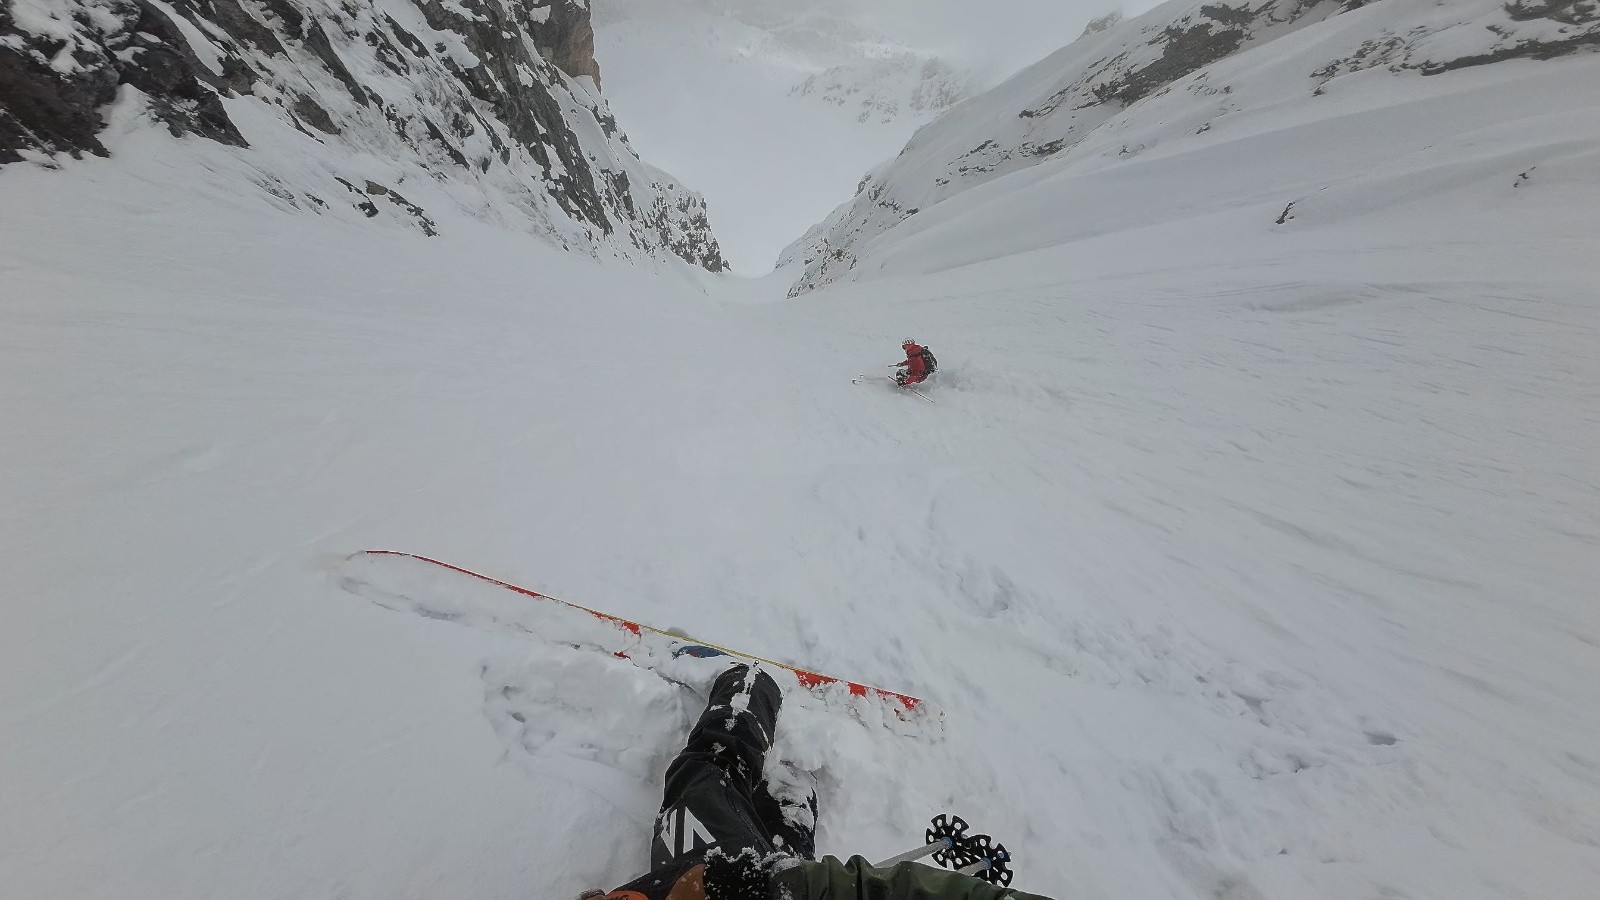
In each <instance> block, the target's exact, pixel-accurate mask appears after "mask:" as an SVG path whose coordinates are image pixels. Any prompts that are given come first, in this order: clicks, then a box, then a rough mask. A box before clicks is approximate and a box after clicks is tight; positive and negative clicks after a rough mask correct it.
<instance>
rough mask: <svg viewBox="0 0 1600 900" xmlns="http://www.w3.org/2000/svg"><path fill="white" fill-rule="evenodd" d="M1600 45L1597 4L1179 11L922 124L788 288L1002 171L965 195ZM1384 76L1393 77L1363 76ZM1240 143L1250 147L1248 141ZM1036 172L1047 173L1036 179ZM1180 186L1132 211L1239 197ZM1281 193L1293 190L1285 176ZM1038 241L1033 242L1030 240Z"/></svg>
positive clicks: (939, 213) (1264, 6)
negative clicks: (1334, 99) (1371, 75)
mask: <svg viewBox="0 0 1600 900" xmlns="http://www.w3.org/2000/svg"><path fill="white" fill-rule="evenodd" d="M1597 43H1600V14H1597V13H1596V5H1595V4H1594V3H1591V2H1576V3H1560V2H1548V3H1547V2H1535V0H1530V2H1521V3H1511V4H1501V3H1499V2H1495V0H1468V2H1460V3H1447V4H1438V3H1433V2H1430V0H1386V2H1382V3H1376V4H1362V3H1358V2H1343V3H1341V2H1336V0H1248V2H1216V3H1193V2H1187V0H1181V2H1174V3H1168V4H1166V5H1165V6H1162V7H1160V8H1158V9H1156V10H1154V11H1152V12H1150V13H1148V14H1146V15H1144V16H1141V17H1139V18H1136V19H1133V20H1129V21H1126V22H1120V23H1115V24H1111V25H1108V26H1107V27H1105V28H1103V29H1100V30H1098V31H1095V30H1090V31H1088V32H1086V33H1085V34H1084V36H1083V37H1082V38H1080V39H1079V40H1078V41H1076V42H1074V43H1073V44H1072V45H1070V46H1069V47H1067V48H1065V49H1063V50H1062V51H1060V52H1059V53H1057V54H1055V55H1053V56H1051V57H1050V58H1048V59H1046V60H1044V61H1043V62H1040V63H1039V64H1037V65H1035V66H1033V67H1032V68H1030V69H1028V70H1026V71H1024V72H1023V73H1021V74H1020V75H1018V76H1016V77H1015V78H1013V79H1012V80H1010V81H1009V82H1007V83H1006V84H1004V85H1002V86H1000V87H999V88H996V89H995V90H994V91H991V92H990V93H988V94H985V95H983V96H981V97H978V98H975V99H973V100H971V101H968V102H966V103H963V104H961V105H960V106H958V107H956V108H955V109H952V110H951V111H950V112H949V113H947V114H946V115H944V116H943V117H941V118H940V119H939V120H937V121H936V122H934V123H933V124H931V125H929V126H927V127H925V128H924V129H922V130H921V131H920V132H918V134H917V136H916V137H915V138H914V139H913V140H912V141H911V143H910V144H909V145H908V146H907V147H906V148H905V150H904V151H902V152H901V154H900V155H899V156H898V157H897V158H896V159H894V160H893V161H891V162H889V163H886V164H884V165H883V166H881V167H879V168H878V169H876V170H874V171H873V172H871V173H869V174H868V175H867V177H866V178H865V179H863V181H862V182H861V185H860V187H859V188H858V190H857V193H856V196H855V198H854V199H853V200H852V201H850V202H849V203H847V204H845V205H843V206H841V207H840V208H839V209H837V210H835V211H834V212H833V214H831V215H830V216H829V217H828V218H827V219H826V220H825V221H823V222H822V223H820V224H818V225H817V226H816V227H814V228H813V229H812V230H811V231H810V232H808V233H807V234H806V235H805V236H804V237H803V238H802V239H801V240H799V241H797V242H796V243H795V244H793V245H791V246H790V247H789V248H788V249H787V250H786V251H785V252H784V255H783V257H782V259H781V260H780V264H783V265H791V264H792V265H800V266H802V267H803V271H802V273H801V275H800V277H799V280H798V281H796V283H795V284H794V286H793V288H792V290H791V294H796V295H797V294H800V293H804V292H806V291H809V290H813V289H815V288H817V287H819V286H821V285H824V284H828V283H831V282H834V281H838V280H841V279H849V278H861V277H867V276H868V275H870V273H872V272H877V271H883V270H884V268H883V267H884V266H885V265H886V263H885V259H884V256H885V254H886V253H887V252H888V251H889V248H891V247H892V246H893V245H894V244H895V243H897V241H899V240H900V239H901V238H903V237H904V236H907V235H910V234H914V233H917V232H920V231H926V230H930V229H934V228H938V227H940V225H941V223H943V222H944V221H945V220H946V219H948V218H951V217H955V216H959V215H960V212H961V210H953V209H952V208H950V207H947V206H944V205H945V204H949V203H950V202H951V201H952V200H954V199H955V198H958V197H962V196H963V195H964V194H967V193H968V192H971V191H974V189H978V188H983V187H985V186H988V185H990V184H991V183H993V182H997V181H1001V180H1002V179H1006V180H1005V181H1004V183H1003V184H1001V185H995V186H994V187H993V188H992V189H990V190H988V191H987V192H985V193H983V194H982V196H970V197H965V198H964V199H962V201H961V203H960V204H958V205H959V206H960V207H961V208H962V209H967V208H971V207H973V206H976V205H981V204H984V203H986V202H988V201H989V200H991V199H993V198H994V197H997V196H1000V195H1001V194H1003V193H1005V192H1006V191H1026V190H1029V189H1030V188H1031V186H1032V185H1034V184H1036V183H1039V182H1041V181H1043V180H1045V179H1048V178H1052V177H1055V176H1057V175H1060V176H1061V177H1070V176H1071V175H1073V174H1084V175H1088V174H1089V173H1100V172H1103V171H1107V170H1108V167H1111V166H1114V165H1115V164H1117V163H1124V162H1129V161H1133V160H1136V159H1137V157H1139V156H1141V155H1143V154H1148V153H1151V152H1153V151H1157V150H1159V152H1160V153H1163V154H1171V153H1177V152H1184V151H1186V150H1190V149H1193V150H1196V151H1204V150H1206V149H1208V148H1210V147H1213V146H1216V145H1217V144H1219V143H1222V142H1226V141H1228V140H1230V134H1229V133H1228V126H1229V125H1232V124H1235V123H1243V122H1245V121H1247V120H1251V119H1266V118H1267V114H1269V113H1270V112H1271V111H1272V110H1274V109H1284V108H1290V107H1294V108H1296V109H1297V110H1301V111H1300V112H1299V113H1297V115H1296V116H1295V117H1293V119H1292V120H1291V121H1293V122H1300V121H1303V120H1304V119H1305V118H1307V117H1308V116H1309V117H1311V118H1315V117H1316V116H1317V115H1318V113H1319V111H1321V112H1324V113H1326V114H1327V115H1329V116H1337V115H1341V114H1343V112H1344V111H1345V110H1346V109H1347V108H1348V106H1347V104H1345V103H1322V104H1320V105H1318V104H1317V103H1315V102H1312V101H1313V100H1314V98H1320V97H1322V96H1323V95H1324V94H1326V93H1327V92H1329V91H1331V90H1336V89H1338V90H1340V91H1341V93H1344V94H1346V95H1349V94H1352V93H1363V94H1365V95H1366V96H1368V97H1369V98H1370V102H1372V103H1374V104H1379V105H1381V104H1383V103H1384V102H1386V101H1385V100H1384V97H1385V95H1386V94H1387V93H1390V92H1393V91H1395V90H1406V89H1407V88H1406V87H1405V85H1404V83H1403V82H1402V79H1414V78H1417V77H1419V76H1426V75H1437V74H1441V73H1445V72H1450V71H1454V70H1458V69H1463V68H1469V67H1475V66H1481V65H1486V64H1489V63H1498V62H1504V61H1507V60H1513V59H1519V58H1525V59H1536V60H1544V59H1551V58H1555V57H1559V56H1563V55H1567V54H1570V53H1574V52H1581V51H1583V50H1585V49H1588V48H1591V47H1593V46H1595V45H1596V44H1597ZM1374 70H1376V71H1379V72H1383V73H1385V74H1386V75H1387V76H1389V77H1388V78H1387V79H1379V80H1372V79H1365V80H1362V79H1352V78H1350V77H1349V76H1351V75H1353V74H1355V73H1360V72H1366V71H1374ZM1482 114H1483V116H1484V117H1485V118H1486V119H1488V120H1491V121H1492V120H1496V119H1504V118H1508V117H1511V116H1514V115H1515V114H1516V113H1515V111H1514V110H1496V109H1485V110H1483V112H1482ZM1252 127H1254V128H1261V127H1270V126H1264V125H1253V126H1252ZM1213 129H1219V130H1218V131H1213ZM1234 134H1237V131H1235V132H1234ZM1375 138H1376V139H1375V140H1374V141H1372V146H1385V147H1386V148H1387V152H1388V153H1389V154H1391V155H1393V154H1396V153H1404V152H1406V151H1407V150H1410V149H1415V148H1416V146H1415V145H1410V144H1404V143H1385V141H1386V140H1387V138H1388V136H1387V135H1378V136H1375ZM1239 152H1240V153H1241V154H1244V153H1245V152H1246V151H1245V150H1244V147H1243V146H1242V145H1241V146H1240V148H1239ZM1334 156H1335V157H1337V154H1335V155H1334ZM1339 163H1340V160H1339V159H1338V158H1333V159H1327V160H1320V159H1317V158H1307V159H1306V160H1305V161H1304V165H1303V166H1301V167H1300V169H1299V170H1298V171H1297V172H1295V173H1294V175H1295V177H1297V178H1304V179H1308V180H1313V179H1319V178H1320V179H1322V180H1324V181H1329V180H1336V179H1337V178H1339V177H1341V174H1342V173H1341V171H1340V168H1339ZM1033 169H1038V170H1039V171H1037V172H1033V173H1032V174H1026V175H1024V174H1021V173H1024V172H1026V171H1028V170H1033ZM1235 173H1236V174H1237V175H1238V176H1239V178H1240V181H1241V184H1239V185H1238V187H1239V188H1240V189H1241V190H1250V191H1254V190H1259V189H1261V188H1264V187H1268V186H1270V182H1269V181H1268V180H1267V179H1265V178H1263V177H1261V176H1259V175H1257V174H1255V173H1252V172H1250V159H1249V157H1248V156H1245V155H1241V156H1240V161H1239V164H1238V166H1236V167H1235ZM1007 176H1014V177H1013V178H1011V179H1007ZM1169 187H1173V188H1175V189H1176V190H1174V191H1172V192H1170V193H1166V194H1164V195H1162V196H1160V197H1156V196H1155V195H1154V194H1153V192H1151V193H1146V194H1144V195H1142V196H1139V195H1135V196H1130V199H1129V206H1130V208H1133V207H1138V206H1140V205H1141V204H1148V203H1150V201H1151V200H1153V199H1154V200H1158V201H1159V203H1160V205H1161V207H1162V210H1161V211H1160V212H1157V213H1154V215H1158V216H1159V215H1165V214H1166V213H1167V212H1168V211H1170V210H1171V209H1172V208H1174V207H1176V206H1189V207H1193V208H1200V207H1201V206H1204V205H1205V204H1207V203H1209V204H1213V207H1214V206H1215V204H1217V203H1219V202H1226V200H1227V195H1226V194H1222V195H1220V196H1219V192H1218V191H1217V190H1216V187H1217V185H1214V184H1199V183H1193V184H1184V185H1174V186H1169ZM1282 187H1283V188H1284V190H1286V191H1289V190H1293V188H1292V187H1291V186H1290V185H1289V184H1288V183H1285V184H1283V185H1282ZM1288 199H1292V197H1291V198H1288ZM1035 210H1036V211H1037V212H1038V214H1040V215H1055V216H1067V217H1070V216H1072V211H1071V209H1070V208H1059V207H1058V208H1056V209H1055V210H1054V211H1053V212H1049V211H1047V210H1046V209H1045V208H1044V207H1043V206H1039V205H1036V206H1035ZM930 219H931V221H930ZM1016 221H1017V222H1018V224H1019V226H1021V227H1018V228H1015V229H1010V232H1011V233H1013V234H1014V235H1016V236H1018V237H1021V236H1023V235H1026V234H1028V233H1029V232H1030V230H1032V224H1033V223H1032V220H1031V219H1027V218H1024V219H1019V220H1016ZM1084 224H1085V227H1087V228H1091V229H1092V228H1093V227H1094V223H1084ZM957 227H959V226H957ZM1039 246H1042V243H1041V242H1040V241H1039V240H1037V239H1033V238H1023V239H1022V240H1021V241H1019V242H1018V244H1017V245H1016V247H1017V248H1018V249H1034V248H1037V247H1039ZM992 252H995V253H1000V252H1005V250H1004V249H1003V248H993V249H992ZM972 259H973V257H972V256H970V255H968V256H965V257H964V258H963V259H962V260H961V261H971V260H972ZM954 262H956V261H952V264H954ZM930 264H937V262H936V261H930Z"/></svg>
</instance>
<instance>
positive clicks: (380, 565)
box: [338, 550, 944, 739]
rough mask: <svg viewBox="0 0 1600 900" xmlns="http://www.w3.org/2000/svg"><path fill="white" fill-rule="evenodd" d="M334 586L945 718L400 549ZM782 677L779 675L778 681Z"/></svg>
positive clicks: (358, 564) (913, 726)
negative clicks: (748, 667)
mask: <svg viewBox="0 0 1600 900" xmlns="http://www.w3.org/2000/svg"><path fill="white" fill-rule="evenodd" d="M338 578H339V585H340V587H342V588H344V589H345V590H347V591H350V592H351V593H353V594H356V595H358V596H361V597H365V598H366V599H368V600H371V601H372V602H374V603H376V604H378V605H379V606H382V607H384V608H386V609H393V610H398V611H401V612H411V613H415V614H418V615H421V616H424V617H426V618H430V619H439V620H443V621H448V622H455V623H458V624H462V625H467V626H471V627H475V628H480V629H484V630H491V631H511V632H515V633H519V634H525V635H530V636H533V637H536V638H539V639H541V640H545V641H548V642H550V643H555V644H562V645H565V646H569V647H574V648H578V649H584V650H595V651H599V652H602V653H606V654H609V655H611V656H615V657H617V658H619V659H625V660H628V661H629V662H631V663H633V664H634V665H637V666H639V667H640V668H643V669H647V670H650V671H653V672H656V673H657V674H658V675H661V676H662V677H663V678H668V680H677V679H676V678H675V677H673V671H674V670H676V669H678V668H681V666H675V665H673V663H674V661H677V660H682V661H685V662H687V661H689V660H699V659H708V658H717V657H729V658H732V659H738V660H742V661H744V662H748V663H754V664H757V665H760V666H761V667H762V668H765V669H767V670H768V671H770V672H772V673H773V675H774V676H777V675H778V674H779V673H788V674H789V676H790V683H791V684H792V685H793V686H794V687H795V688H797V689H799V690H803V691H805V692H806V693H808V694H810V695H811V696H813V697H815V698H817V699H819V700H821V701H822V703H823V704H824V705H825V706H827V707H830V708H835V709H843V710H845V711H847V712H848V713H849V714H850V715H852V716H854V717H855V718H857V719H859V720H860V721H862V722H863V723H865V724H869V725H881V726H883V727H885V728H887V729H889V730H890V731H893V732H895V733H897V734H904V735H909V736H917V737H927V738H934V739H937V738H938V737H940V736H942V734H943V727H944V716H943V714H942V713H941V712H939V711H938V710H936V709H934V708H933V707H932V706H931V705H930V704H928V703H927V702H925V701H923V700H921V699H919V698H917V697H913V696H911V695H909V694H902V693H899V692H896V691H890V690H885V689H883V688H878V687H873V686H871V685H866V684H861V683H859V682H854V681H848V680H845V679H842V678H835V677H833V676H831V675H823V674H821V673H818V672H813V671H810V670H808V669H802V668H799V667H797V666H792V665H789V664H787V663H781V662H777V661H775V660H771V659H767V658H765V657H761V656H757V655H755V654H753V653H746V652H744V651H741V650H735V649H732V648H729V647H724V646H722V645H720V644H716V643H712V642H710V641H706V640H702V639H700V638H696V637H691V636H689V635H687V634H684V633H682V632H680V631H678V630H677V629H671V630H669V629H663V628H656V627H654V626H651V625H646V624H643V623H640V622H634V621H631V620H628V619H624V618H621V617H620V616H613V615H611V614H609V613H604V612H600V611H598V610H594V609H590V608H588V607H586V606H579V605H578V604H576V603H569V602H567V601H565V600H560V599H557V598H555V597H551V596H549V595H548V594H541V593H539V592H538V591H533V590H530V589H528V588H525V587H520V586H518V585H515V584H512V583H510V582H508V581H501V580H500V579H498V578H493V577H491V576H488V575H484V574H482V573H479V572H474V571H472V570H470V569H464V568H462V567H460V566H456V565H452V564H450V563H447V562H442V561H440V560H437V559H433V558H431V557H427V556H421V555H418V554H414V553H406V552H404V551H399V550H363V551H360V552H358V553H355V554H352V555H351V556H350V557H348V558H347V559H345V561H344V562H343V563H342V564H341V565H340V566H339V569H338ZM781 682H782V679H780V683H781Z"/></svg>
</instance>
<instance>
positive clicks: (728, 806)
mask: <svg viewBox="0 0 1600 900" xmlns="http://www.w3.org/2000/svg"><path fill="white" fill-rule="evenodd" d="M781 703H782V698H781V697H780V695H779V693H778V685H777V683H776V682H774V681H773V680H772V676H770V675H768V674H767V673H765V672H758V671H752V670H751V669H750V667H749V666H745V665H737V666H734V667H733V668H730V669H729V670H728V671H726V672H723V673H722V674H721V675H720V676H718V677H717V680H716V683H715V684H713V685H712V688H711V699H710V701H709V702H708V703H707V704H706V709H705V712H703V713H701V714H700V720H699V722H697V723H696V724H695V726H694V728H693V729H692V730H691V731H690V732H689V740H688V743H687V744H686V745H685V746H684V748H683V752H681V753H679V754H678V757H677V758H676V759H674V760H673V761H672V765H670V766H668V767H667V778H666V789H665V791H663V794H662V800H661V813H660V814H659V815H658V816H656V827H655V837H654V838H653V839H652V840H651V842H650V865H651V867H652V868H659V867H662V866H665V865H669V864H671V863H673V862H675V861H679V860H682V859H683V858H684V857H686V856H690V855H693V856H699V855H701V854H703V853H704V852H705V851H706V850H708V849H710V848H711V847H720V848H722V849H723V850H724V851H725V852H727V853H730V854H736V853H738V852H739V851H740V850H744V849H752V850H755V851H756V852H757V853H760V854H763V855H764V854H768V853H771V852H773V850H774V846H773V842H772V831H771V830H770V829H769V828H768V827H767V825H766V824H765V823H764V822H763V821H762V816H761V814H760V813H759V812H757V810H756V804H755V798H756V789H757V786H758V785H759V784H760V783H761V777H762V776H761V770H762V767H763V765H765V762H766V755H767V750H768V749H769V748H771V746H772V737H773V734H774V733H775V729H776V728H777V723H778V707H779V705H780V704H781Z"/></svg>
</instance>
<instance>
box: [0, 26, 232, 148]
mask: <svg viewBox="0 0 1600 900" xmlns="http://www.w3.org/2000/svg"><path fill="white" fill-rule="evenodd" d="M92 8H93V10H94V13H95V14H94V15H89V14H88V12H87V11H85V12H83V13H82V14H81V15H78V16H74V17H73V18H72V20H71V21H72V24H73V26H74V27H73V29H72V36H71V37H70V38H68V39H62V38H61V37H59V36H54V35H35V34H32V33H29V32H27V31H24V30H23V29H22V28H20V27H18V25H17V23H16V21H15V19H14V17H13V16H12V14H11V12H10V10H9V4H8V5H7V6H6V7H5V8H0V163H4V162H16V161H18V160H20V159H21V158H22V156H21V151H24V150H35V151H42V152H46V153H68V154H72V155H74V156H76V155H78V154H81V153H86V152H87V153H93V154H96V155H105V152H106V150H105V147H104V145H102V144H101V143H100V140H99V137H98V135H99V132H100V130H101V129H102V128H103V127H104V126H105V122H104V118H103V114H102V110H103V109H104V108H105V107H106V106H108V105H109V104H110V103H111V102H112V101H113V100H115V99H116V95H117V88H118V87H119V86H120V85H124V84H126V85H129V86H132V87H135V88H138V89H139V90H141V91H143V92H144V93H146V94H148V95H149V96H150V98H151V104H150V105H151V111H152V112H153V113H155V115H156V116H157V117H158V118H160V119H161V120H162V121H163V122H165V123H166V125H167V127H168V128H169V129H170V130H171V131H172V133H173V134H199V135H202V136H204V137H208V138H211V139H212V140H216V141H220V142H222V143H227V144H233V145H236V146H243V145H244V138H243V137H242V136H241V135H240V134H239V131H238V129H237V128H235V127H234V125H233V122H232V121H231V120H229V118H228V115H227V113H226V111H224V110H223V108H222V104H221V103H220V102H219V101H218V99H217V95H216V92H215V90H214V89H212V88H211V87H209V86H208V85H207V84H205V83H203V81H202V79H201V78H200V77H199V74H198V73H197V72H196V71H195V67H194V65H193V62H192V60H191V59H190V58H189V57H188V56H187V55H186V52H185V49H184V47H185V45H184V44H183V42H182V40H181V39H179V38H178V36H177V32H176V30H175V29H174V28H173V27H172V26H171V23H170V22H168V21H167V19H166V17H165V16H164V15H161V14H159V13H158V12H155V11H154V10H153V9H151V8H148V7H145V6H142V5H140V4H138V3H135V2H132V0H97V2H96V3H95V4H94V5H93V7H92Z"/></svg>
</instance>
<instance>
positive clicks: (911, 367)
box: [894, 338, 936, 387]
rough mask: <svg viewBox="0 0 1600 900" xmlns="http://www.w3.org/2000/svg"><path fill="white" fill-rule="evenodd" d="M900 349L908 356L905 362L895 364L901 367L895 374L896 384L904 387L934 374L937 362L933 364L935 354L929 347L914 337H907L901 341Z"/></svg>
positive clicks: (895, 366)
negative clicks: (919, 342)
mask: <svg viewBox="0 0 1600 900" xmlns="http://www.w3.org/2000/svg"><path fill="white" fill-rule="evenodd" d="M900 349H902V350H904V351H905V352H906V358H905V361H904V362H898V363H895V364H894V368H896V369H900V371H899V372H896V373H895V374H894V381H895V384H898V385H900V386H902V387H904V386H905V385H908V384H919V383H921V382H923V381H926V380H927V379H928V376H929V375H932V374H933V371H934V365H936V364H933V354H932V353H931V352H929V350H928V348H927V347H924V346H922V345H920V344H918V343H917V342H916V341H915V340H913V339H912V338H906V339H905V340H904V341H901V342H900Z"/></svg>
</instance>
